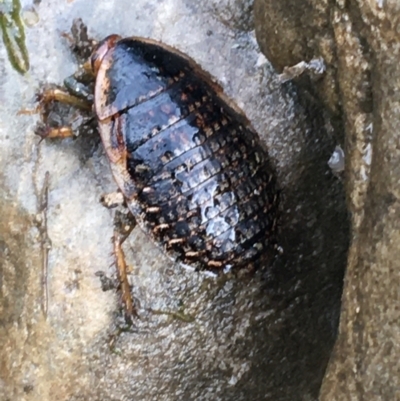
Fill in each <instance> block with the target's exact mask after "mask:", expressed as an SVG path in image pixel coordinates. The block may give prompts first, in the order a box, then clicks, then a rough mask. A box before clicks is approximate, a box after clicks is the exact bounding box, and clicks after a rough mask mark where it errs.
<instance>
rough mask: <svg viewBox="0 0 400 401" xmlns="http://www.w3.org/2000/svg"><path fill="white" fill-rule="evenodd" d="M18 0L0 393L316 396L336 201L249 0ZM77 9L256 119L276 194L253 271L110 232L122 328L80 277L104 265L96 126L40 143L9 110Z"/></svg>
mask: <svg viewBox="0 0 400 401" xmlns="http://www.w3.org/2000/svg"><path fill="white" fill-rule="evenodd" d="M7 2H8V3H10V0H7ZM27 3H28V2H24V4H25V5H26V4H27ZM34 3H35V4H36V6H35V7H36V8H35V10H36V13H37V18H38V20H37V23H36V24H34V25H31V27H30V28H28V27H26V44H27V48H28V52H29V57H30V65H31V67H30V70H29V72H28V74H27V75H24V76H22V75H20V74H19V73H17V72H16V71H14V70H13V69H12V67H11V65H10V63H9V60H8V58H7V53H6V51H5V48H4V46H2V45H0V400H1V401H20V400H21V401H53V400H57V401H82V400H85V401H86V400H90V401H109V400H115V401H121V400H137V401H182V400H188V401H192V400H199V401H259V400H260V401H261V400H270V401H304V400H307V401H310V400H312V401H314V400H315V399H316V398H317V395H318V391H319V388H320V383H321V381H322V377H323V374H324V370H325V367H326V365H327V363H328V359H329V356H330V353H331V349H332V347H333V344H334V340H335V335H336V329H337V325H338V316H339V307H340V296H341V289H342V280H343V271H344V267H345V263H346V257H347V248H348V231H349V222H348V215H347V211H346V208H345V200H344V196H343V193H344V191H343V186H342V182H341V181H340V180H338V179H337V178H336V177H334V176H333V175H332V173H331V171H330V169H329V167H328V165H327V161H328V159H329V157H330V154H331V153H332V151H333V150H334V148H335V145H336V143H335V141H334V138H333V137H332V136H330V135H328V134H327V131H326V129H325V126H324V121H323V120H322V118H320V117H321V116H320V113H319V111H320V110H319V109H317V108H315V107H313V106H310V105H307V106H306V107H305V106H304V105H303V104H300V103H299V98H298V96H297V94H296V91H294V90H292V87H291V85H290V84H289V85H282V84H281V82H279V81H278V80H277V78H276V76H275V74H274V72H273V69H272V68H271V66H270V65H269V63H268V62H266V60H265V57H264V56H263V55H262V54H261V53H260V52H259V48H258V46H257V44H256V40H255V37H254V34H253V32H252V30H251V29H250V30H249V28H250V25H251V21H252V17H251V15H249V13H248V12H247V11H249V10H250V7H249V6H250V4H251V1H247V0H243V1H239V0H224V1H219V2H217V1H216V0H207V1H204V2H201V4H200V2H195V1H194V0H135V1H131V0H119V1H109V0H97V1H87V0H74V1H59V0H42V1H40V2H36V1H35V2H34ZM0 4H1V2H0ZM246 10H247V11H246ZM77 17H80V18H82V20H83V21H84V22H85V23H86V24H87V25H88V28H89V34H90V35H91V36H93V37H95V38H96V39H102V38H104V37H105V36H106V35H109V34H112V33H116V34H120V35H122V36H132V35H136V36H141V37H149V38H152V39H156V40H160V41H162V42H163V43H166V44H168V45H170V46H173V47H175V48H177V49H179V50H180V51H182V52H184V53H185V54H188V55H189V56H190V57H192V58H193V59H194V60H195V61H196V62H197V63H199V64H200V65H201V66H202V67H203V68H204V69H205V70H207V71H208V72H210V73H211V75H212V76H214V77H215V79H216V81H218V82H219V83H220V84H221V86H222V87H223V88H224V90H225V92H226V93H227V95H228V96H229V97H231V98H232V99H234V101H235V102H236V103H237V104H238V105H239V106H240V107H241V108H242V109H243V110H244V112H245V113H246V116H247V117H248V118H249V120H250V121H251V123H252V124H253V125H254V127H255V128H256V130H257V131H258V132H259V133H260V136H261V138H262V141H263V143H264V144H265V145H266V146H267V147H268V151H269V155H270V158H271V160H270V161H271V164H272V165H273V166H274V169H275V168H276V176H277V181H278V183H279V188H280V189H281V195H282V197H281V205H282V217H281V219H280V224H279V230H280V235H279V237H280V240H279V244H280V245H281V247H282V250H283V252H282V254H281V255H280V256H279V257H278V258H277V259H276V260H275V261H274V263H273V264H271V265H268V266H265V270H264V271H263V274H256V275H255V276H254V277H247V278H242V279H237V278H234V277H232V278H230V277H220V278H210V277H208V276H206V275H204V274H196V273H194V272H192V271H189V270H187V269H184V268H183V267H181V266H178V265H176V264H173V263H172V262H171V261H170V260H169V259H167V258H166V257H165V256H164V255H162V254H161V253H160V251H159V250H158V249H157V248H156V247H155V246H154V244H153V243H152V242H151V241H149V239H148V238H147V237H146V236H145V235H144V234H143V232H141V231H140V230H139V229H135V230H134V232H133V233H132V234H131V236H130V237H129V239H128V240H127V241H126V242H125V243H124V249H125V253H126V256H127V259H128V265H129V266H130V268H131V269H130V273H129V280H130V282H131V284H132V295H133V296H134V297H135V299H137V300H138V301H139V302H140V307H139V315H140V319H138V321H137V322H136V324H135V327H133V328H131V330H128V331H123V332H118V330H117V329H116V326H118V327H119V326H120V325H121V322H120V320H121V313H120V311H119V310H120V300H119V292H116V291H107V292H103V291H102V289H101V286H100V280H99V277H97V276H96V272H98V271H102V272H104V273H105V274H107V275H108V276H111V277H114V275H115V266H114V265H113V255H112V242H111V237H112V235H113V225H112V223H113V210H108V209H105V208H104V207H102V205H101V204H100V202H99V198H100V197H101V195H102V194H103V193H105V192H111V191H113V190H115V189H116V185H115V183H114V182H113V179H112V176H111V172H110V169H109V165H108V161H107V158H106V155H105V153H104V149H103V147H102V145H101V143H100V138H99V136H98V135H97V133H92V135H86V136H85V135H82V136H79V137H77V138H74V139H72V138H69V139H66V140H63V141H61V140H55V141H43V142H42V143H41V144H40V146H38V141H39V138H37V137H36V136H35V135H34V133H33V130H34V127H35V124H36V122H37V116H34V115H19V114H18V111H19V110H20V109H21V108H26V107H28V108H29V107H33V99H34V96H35V93H36V92H37V91H38V89H39V88H41V87H42V85H43V84H51V83H56V84H60V83H62V81H63V79H64V78H65V77H67V76H68V75H70V74H72V73H73V72H74V70H75V69H76V61H75V60H74V58H73V57H72V55H71V52H70V50H69V48H68V42H67V40H66V38H65V35H64V36H63V35H62V33H63V32H68V31H69V29H70V27H71V24H72V21H73V19H74V18H77ZM310 54H311V53H310ZM46 171H49V174H50V185H49V193H48V207H47V213H46V215H47V224H44V221H43V217H44V216H43V213H39V212H40V210H41V205H40V203H41V202H40V192H41V187H42V185H43V181H44V177H45V172H46ZM44 234H47V235H48V237H49V242H47V241H44V239H45V238H43V237H45V235H44ZM49 244H51V247H50V249H49V259H48V276H47V294H48V302H47V313H43V312H44V309H46V299H45V298H46V297H45V294H46V291H45V287H44V286H43V285H42V281H41V279H42V269H43V265H44V264H45V263H43V262H45V259H46V258H45V257H43V256H44V254H45V252H43V250H44V248H46V249H47V246H48V245H49Z"/></svg>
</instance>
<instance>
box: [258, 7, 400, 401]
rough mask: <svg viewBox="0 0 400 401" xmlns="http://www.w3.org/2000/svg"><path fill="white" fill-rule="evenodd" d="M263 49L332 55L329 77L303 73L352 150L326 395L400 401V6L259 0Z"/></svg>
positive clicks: (278, 56) (286, 59) (287, 60)
mask: <svg viewBox="0 0 400 401" xmlns="http://www.w3.org/2000/svg"><path fill="white" fill-rule="evenodd" d="M255 10H256V12H255V23H256V32H257V38H258V41H259V44H260V47H261V49H262V50H263V51H264V52H265V53H266V55H267V56H268V59H269V60H270V61H271V63H272V64H273V65H274V67H275V68H276V69H277V70H278V71H279V72H281V71H282V70H283V69H284V68H285V67H287V66H291V65H294V64H297V63H299V62H300V61H308V60H309V59H310V58H316V57H322V58H323V59H324V61H325V64H326V66H327V70H326V76H325V77H324V78H323V79H322V80H319V81H318V80H314V81H312V80H307V79H303V80H302V79H300V80H297V83H298V84H299V85H300V87H301V88H302V89H301V90H300V92H301V93H302V94H303V95H304V93H311V94H312V96H313V98H314V101H316V102H315V103H321V104H322V108H323V110H324V111H325V112H326V114H325V116H326V118H327V124H328V125H329V124H330V125H332V127H333V130H334V136H335V137H336V138H337V141H338V143H339V144H340V145H341V146H344V147H343V149H344V151H345V155H346V165H345V186H346V197H347V200H348V208H349V210H350V212H351V216H352V237H351V238H352V245H351V248H350V251H349V258H348V266H347V273H346V277H345V286H344V292H343V305H342V314H341V323H340V329H339V336H338V340H337V342H336V346H335V349H334V353H333V355H332V358H331V362H330V365H329V368H328V370H327V374H326V377H325V380H324V384H323V387H322V390H321V398H320V399H321V401H322V400H327V401H328V400H329V401H332V400H350V399H351V400H366V399H368V400H370V399H371V400H372V399H373V400H375V399H377V400H378V399H379V400H397V399H400V393H399V377H400V376H399V371H400V364H399V360H400V358H399V356H400V351H399V349H398V347H397V346H396V345H395V344H399V340H400V338H399V332H400V330H399V325H400V323H399V322H400V319H399V317H400V316H399V311H398V308H397V306H396V305H398V302H399V291H398V288H399V283H400V275H399V273H398V272H399V262H398V260H399V259H398V254H399V245H398V244H399V242H398V227H397V225H398V223H397V222H398V218H397V217H395V216H397V210H398V203H399V201H398V192H399V184H398V183H399V182H400V180H399V168H398V157H399V155H398V145H397V143H398V132H397V131H398V128H397V127H398V119H399V113H398V99H397V97H398V96H397V94H396V93H397V91H398V90H399V88H398V86H399V85H398V81H399V67H398V66H399V63H398V57H399V36H398V30H399V21H398V15H399V6H398V4H397V3H395V2H385V1H369V2H367V1H357V2H344V1H336V2H327V1H323V2H321V1H307V2H294V1H290V0H287V1H282V2H274V1H266V0H256V1H255Z"/></svg>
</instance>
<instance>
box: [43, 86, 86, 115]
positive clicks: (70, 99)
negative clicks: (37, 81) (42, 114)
mask: <svg viewBox="0 0 400 401" xmlns="http://www.w3.org/2000/svg"><path fill="white" fill-rule="evenodd" d="M38 101H39V105H38V107H39V108H41V107H43V106H44V105H46V104H48V103H51V102H60V103H64V104H68V105H70V106H73V107H76V108H78V109H81V110H86V111H91V110H92V103H91V102H90V101H87V100H85V99H83V98H80V97H78V96H75V95H72V94H71V93H69V92H68V91H67V90H65V89H62V88H48V89H45V90H44V91H43V92H42V93H40V94H39V95H38ZM39 111H40V109H39Z"/></svg>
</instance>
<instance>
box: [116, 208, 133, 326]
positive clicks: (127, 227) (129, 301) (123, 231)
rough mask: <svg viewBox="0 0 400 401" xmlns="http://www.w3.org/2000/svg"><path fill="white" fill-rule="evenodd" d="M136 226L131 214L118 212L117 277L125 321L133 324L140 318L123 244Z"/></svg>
mask: <svg viewBox="0 0 400 401" xmlns="http://www.w3.org/2000/svg"><path fill="white" fill-rule="evenodd" d="M135 225H136V221H135V220H134V217H133V216H132V215H131V213H127V214H125V213H121V212H118V211H117V212H116V214H115V224H114V226H115V227H114V235H113V246H114V255H115V264H116V269H117V276H118V281H119V283H120V288H121V298H122V303H123V304H124V309H125V319H126V321H127V322H133V319H134V318H137V317H138V313H137V309H136V306H135V303H134V301H133V298H132V294H131V288H130V285H129V281H128V274H127V266H126V262H125V255H124V251H123V249H122V244H123V242H124V241H125V240H126V238H128V236H129V234H130V233H131V232H132V230H133V229H134V228H135Z"/></svg>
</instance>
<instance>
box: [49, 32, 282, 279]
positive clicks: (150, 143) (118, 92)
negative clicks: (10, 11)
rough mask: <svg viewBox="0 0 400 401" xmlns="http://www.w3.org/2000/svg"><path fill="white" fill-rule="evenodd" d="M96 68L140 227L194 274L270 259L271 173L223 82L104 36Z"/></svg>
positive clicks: (109, 134) (114, 161) (115, 166)
mask: <svg viewBox="0 0 400 401" xmlns="http://www.w3.org/2000/svg"><path fill="white" fill-rule="evenodd" d="M91 70H92V74H93V75H94V77H95V84H94V97H93V95H92V98H93V99H94V111H95V116H96V118H97V121H98V127H99V132H100V135H101V139H102V141H103V144H104V147H105V150H106V153H107V156H108V158H109V160H110V164H111V168H112V172H113V175H114V178H115V180H116V182H117V184H118V186H119V188H120V190H121V191H122V193H123V195H124V197H125V200H126V203H127V205H128V207H129V209H130V211H131V212H132V214H133V215H134V217H135V219H136V221H137V222H138V224H139V225H140V227H141V228H142V230H143V231H144V232H145V233H146V234H148V235H149V236H150V237H151V238H152V240H153V241H154V242H155V243H156V244H158V245H159V246H160V247H162V248H163V249H164V251H165V252H166V253H167V254H168V255H169V256H170V257H171V258H172V259H173V260H175V261H179V262H181V263H182V264H186V265H189V266H192V267H194V268H195V269H196V270H208V271H212V272H217V273H219V272H223V271H230V270H234V271H238V270H251V269H254V268H256V267H258V266H260V265H266V264H267V263H268V261H269V260H270V258H271V256H272V255H273V254H274V250H273V249H274V247H275V246H276V240H275V238H276V226H277V215H278V196H277V194H278V191H277V186H276V181H275V178H274V173H273V171H272V168H271V166H270V162H269V158H268V154H267V151H266V149H265V148H264V146H263V145H262V144H261V141H260V139H259V137H258V135H257V133H256V132H255V130H254V129H253V128H252V127H251V125H250V123H249V122H248V120H247V119H246V117H245V116H244V115H243V113H242V112H241V111H240V110H239V109H238V108H237V107H236V106H235V105H233V104H232V103H231V102H230V101H228V99H227V98H226V97H225V96H224V94H223V92H222V90H221V88H220V87H219V86H218V85H217V84H216V83H215V82H214V81H213V80H212V78H211V77H210V76H209V75H208V74H207V73H206V72H205V71H203V70H202V69H201V68H200V67H199V66H198V65H197V64H196V63H195V62H194V61H193V60H191V59H190V58H189V57H187V56H186V55H184V54H182V53H180V52H179V51H177V50H175V49H173V48H171V47H168V46H166V45H164V44H161V43H158V42H155V41H152V40H148V39H143V38H137V37H131V38H125V39H123V38H121V37H119V36H117V35H111V36H109V37H107V38H106V39H104V40H103V41H102V42H100V43H99V44H98V45H97V46H96V48H95V50H94V52H93V54H92V57H91ZM70 96H71V95H70ZM54 98H55V99H58V100H61V101H62V100H65V99H61V97H59V96H57V95H56V96H54ZM73 99H74V98H73V96H71V97H70V99H69V103H71V104H74V100H73ZM76 102H78V100H76ZM76 105H77V106H79V104H76ZM57 129H58V130H60V128H51V129H47V130H46V135H48V136H52V133H55V136H57V133H56V130H57ZM64 129H65V128H64Z"/></svg>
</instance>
